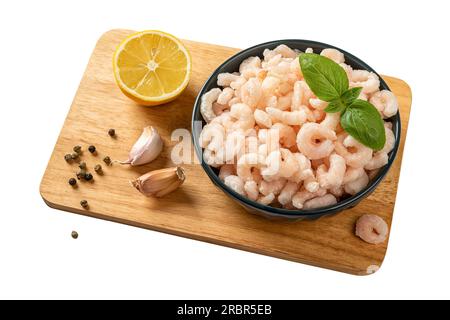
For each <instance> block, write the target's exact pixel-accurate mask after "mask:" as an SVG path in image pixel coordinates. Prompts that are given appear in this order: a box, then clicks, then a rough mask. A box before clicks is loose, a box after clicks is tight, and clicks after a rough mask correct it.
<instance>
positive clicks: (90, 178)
mask: <svg viewBox="0 0 450 320" xmlns="http://www.w3.org/2000/svg"><path fill="white" fill-rule="evenodd" d="M93 178H94V177H93V176H92V174H90V173H89V172H88V173H86V174H85V175H84V179H85V180H86V181H91V180H92V179H93Z"/></svg>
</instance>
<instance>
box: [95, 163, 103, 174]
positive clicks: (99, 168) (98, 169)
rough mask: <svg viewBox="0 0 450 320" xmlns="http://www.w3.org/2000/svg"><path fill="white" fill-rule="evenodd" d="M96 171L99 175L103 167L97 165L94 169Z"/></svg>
mask: <svg viewBox="0 0 450 320" xmlns="http://www.w3.org/2000/svg"><path fill="white" fill-rule="evenodd" d="M94 170H95V172H97V173H102V166H101V165H99V164H97V165H96V166H95V167H94Z"/></svg>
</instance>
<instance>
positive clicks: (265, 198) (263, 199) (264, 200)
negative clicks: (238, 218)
mask: <svg viewBox="0 0 450 320" xmlns="http://www.w3.org/2000/svg"><path fill="white" fill-rule="evenodd" d="M274 200H275V195H274V194H273V193H269V194H268V195H265V196H262V197H260V198H258V200H256V201H257V202H259V203H261V204H263V205H266V206H268V205H269V204H271V203H272V202H273V201H274Z"/></svg>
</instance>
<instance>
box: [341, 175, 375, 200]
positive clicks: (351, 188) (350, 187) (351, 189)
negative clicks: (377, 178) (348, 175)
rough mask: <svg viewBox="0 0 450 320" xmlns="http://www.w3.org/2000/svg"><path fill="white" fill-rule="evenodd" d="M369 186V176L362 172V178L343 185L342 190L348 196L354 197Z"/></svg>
mask: <svg viewBox="0 0 450 320" xmlns="http://www.w3.org/2000/svg"><path fill="white" fill-rule="evenodd" d="M368 184H369V176H368V175H367V173H366V172H365V171H364V173H363V174H362V176H361V177H360V178H358V179H356V180H353V181H351V182H348V183H346V184H345V185H344V190H345V192H347V193H348V194H350V195H352V196H353V195H355V194H357V193H358V192H360V191H361V190H363V189H364V188H365V187H367V185H368Z"/></svg>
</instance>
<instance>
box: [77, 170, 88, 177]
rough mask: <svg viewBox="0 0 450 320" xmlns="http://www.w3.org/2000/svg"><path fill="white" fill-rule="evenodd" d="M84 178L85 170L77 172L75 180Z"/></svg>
mask: <svg viewBox="0 0 450 320" xmlns="http://www.w3.org/2000/svg"><path fill="white" fill-rule="evenodd" d="M85 177H86V170H84V169H81V170H80V171H78V172H77V178H78V180H81V179H84V178H85Z"/></svg>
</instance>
